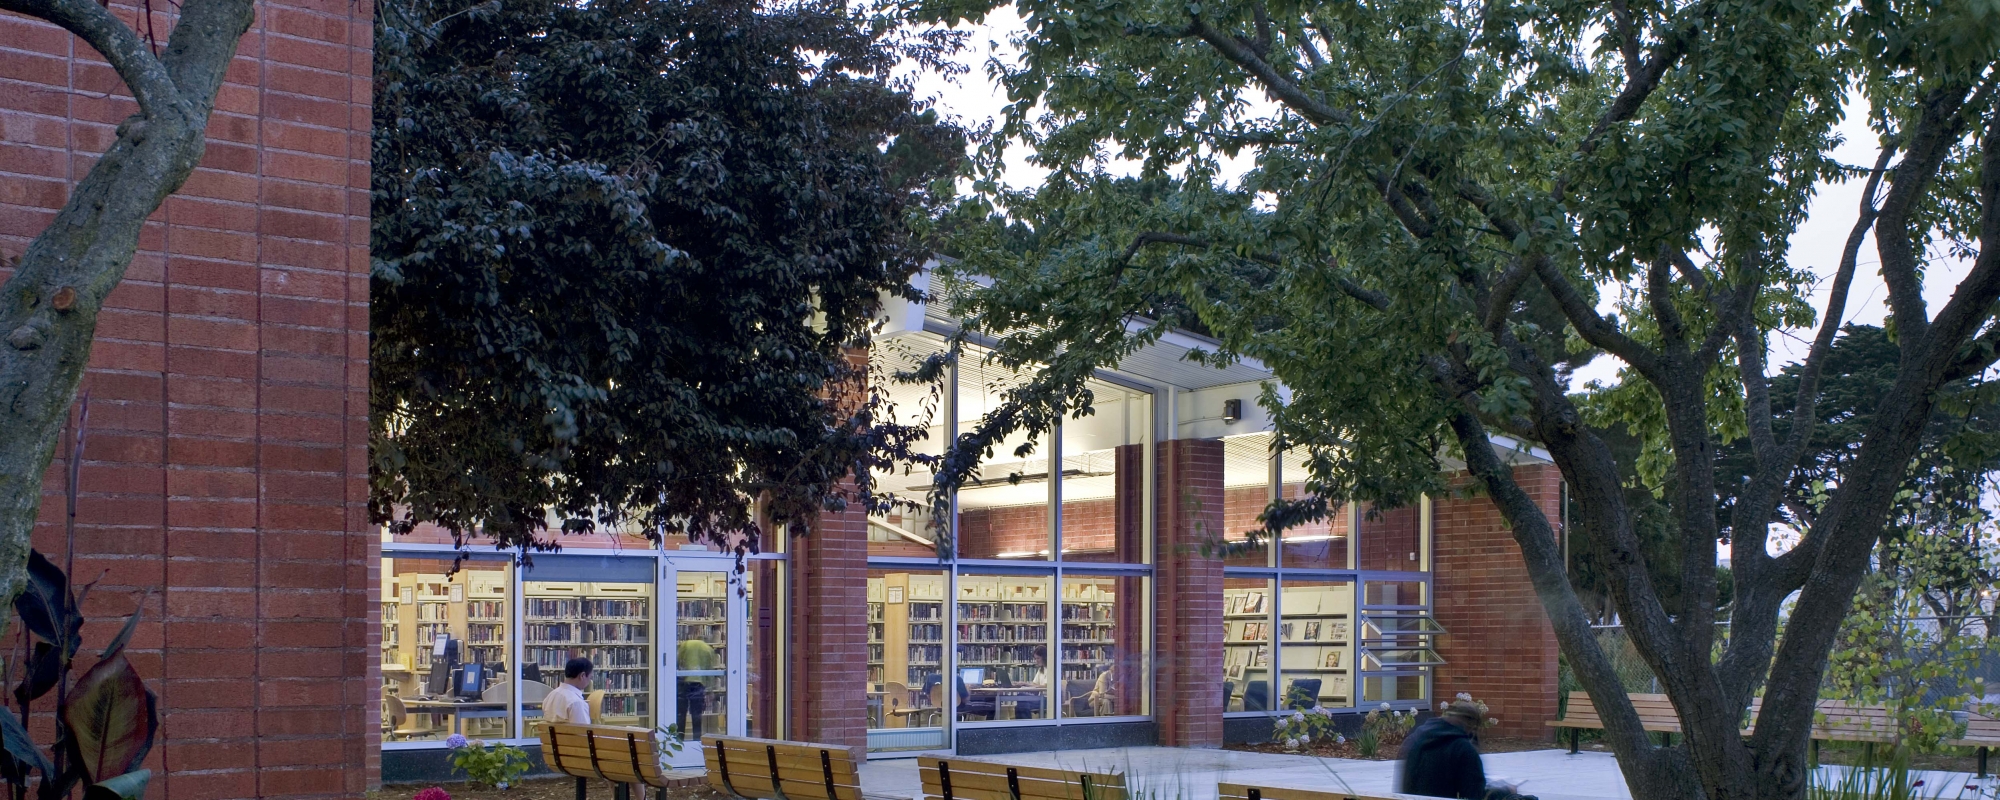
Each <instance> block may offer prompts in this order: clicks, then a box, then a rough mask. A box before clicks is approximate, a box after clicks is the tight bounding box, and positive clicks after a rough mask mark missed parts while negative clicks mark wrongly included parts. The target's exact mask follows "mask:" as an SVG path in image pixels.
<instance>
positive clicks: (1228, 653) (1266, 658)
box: [1222, 577, 1277, 711]
mask: <svg viewBox="0 0 2000 800" xmlns="http://www.w3.org/2000/svg"><path fill="white" fill-rule="evenodd" d="M1273 588H1274V586H1273V583H1272V582H1271V580H1270V579H1268V578H1240V577H1239V578H1224V579H1223V581H1222V620H1223V632H1222V672H1223V674H1222V687H1223V689H1224V702H1223V709H1224V710H1226V711H1270V710H1272V709H1273V708H1274V707H1275V703H1274V702H1273V698H1272V696H1271V656H1272V650H1271V638H1272V634H1273V633H1275V631H1274V630H1273V628H1274V627H1275V626H1274V625H1273V624H1272V620H1273V619H1274V616H1275V614H1276V608H1277V604H1276V603H1275V602H1274V601H1273V596H1274V595H1273V592H1272V590H1273Z"/></svg>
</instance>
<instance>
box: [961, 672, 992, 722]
mask: <svg viewBox="0 0 2000 800" xmlns="http://www.w3.org/2000/svg"><path fill="white" fill-rule="evenodd" d="M952 682H953V683H956V684H958V708H957V709H956V710H957V712H958V718H959V719H961V720H963V719H965V718H967V717H985V718H987V719H992V718H993V716H994V715H995V714H998V713H1000V704H999V703H998V702H996V701H994V700H992V699H990V698H989V699H986V700H973V699H972V693H971V692H968V691H966V690H965V679H964V678H957V677H955V678H952Z"/></svg>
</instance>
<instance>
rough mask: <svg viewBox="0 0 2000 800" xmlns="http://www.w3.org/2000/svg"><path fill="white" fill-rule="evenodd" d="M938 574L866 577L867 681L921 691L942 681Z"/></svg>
mask: <svg viewBox="0 0 2000 800" xmlns="http://www.w3.org/2000/svg"><path fill="white" fill-rule="evenodd" d="M944 597H945V582H944V576H943V575H937V574H925V573H915V574H913V573H906V572H891V573H887V574H884V575H880V576H875V577H871V578H869V579H868V683H869V685H870V688H872V689H874V690H876V691H886V690H887V686H888V684H890V683H900V684H903V685H904V686H906V687H908V688H910V689H913V690H917V691H922V690H923V688H924V686H925V685H927V684H928V683H930V682H931V681H932V680H933V679H936V680H939V681H942V680H943V677H944Z"/></svg>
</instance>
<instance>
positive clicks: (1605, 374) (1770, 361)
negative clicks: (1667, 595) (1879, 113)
mask: <svg viewBox="0 0 2000 800" xmlns="http://www.w3.org/2000/svg"><path fill="white" fill-rule="evenodd" d="M971 30H972V32H973V35H972V37H971V42H970V43H969V44H970V46H969V47H968V49H967V51H966V52H964V53H961V54H960V56H959V59H958V60H959V61H960V63H963V64H965V65H966V66H967V67H969V68H970V71H969V72H968V73H967V74H965V75H961V76H958V77H957V78H956V79H955V80H946V79H945V78H943V77H942V76H938V75H934V74H926V75H923V76H921V77H919V79H918V81H917V90H918V94H919V95H920V96H925V97H930V98H933V99H934V100H935V102H936V103H937V106H938V108H939V110H940V112H941V113H943V114H945V115H947V116H950V117H956V118H957V119H959V120H960V121H961V122H962V123H963V124H965V125H967V126H968V127H970V128H978V127H980V126H982V125H983V124H984V123H986V122H987V121H989V120H995V119H997V118H998V116H999V115H1000V114H1001V113H1002V111H1003V109H1004V108H1005V106H1006V103H1007V98H1006V95H1005V93H1004V92H1003V91H1002V90H1001V88H1000V87H999V86H998V85H997V84H995V83H994V82H993V81H991V80H989V79H988V77H987V65H988V63H989V62H990V61H991V60H994V59H999V60H1003V61H1010V62H1011V60H1012V59H1013V58H1015V57H1016V55H1017V51H1016V50H1015V49H1014V48H1012V47H1011V46H1010V45H1009V40H1010V39H1011V38H1012V37H1014V36H1017V35H1019V34H1020V33H1022V32H1023V31H1024V26H1023V25H1022V23H1021V20H1020V18H1019V17H1018V16H1016V15H1015V13H1014V11H1013V9H1012V8H1011V7H1003V8H1001V9H1000V10H999V11H998V12H996V13H995V14H993V15H992V16H991V17H989V19H988V21H987V24H985V25H981V26H977V27H975V28H972V29H971ZM1838 133H1839V134H1840V136H1841V138H1842V139H1843V140H1844V141H1843V143H1842V144H1841V145H1840V146H1839V147H1838V148H1836V149H1835V151H1834V156H1835V157H1836V158H1838V159H1839V160H1840V161H1841V162H1842V163H1845V164H1850V165H1858V166H1862V167H1869V166H1873V165H1874V163H1875V160H1876V158H1877V156H1878V154H1879V150H1878V149H1877V148H1878V139H1877V138H1876V135H1875V133H1874V132H1873V131H1871V130H1869V128H1868V114H1867V100H1866V98H1863V97H1861V96H1859V95H1858V94H1857V95H1851V96H1850V97H1849V100H1848V110H1847V114H1846V117H1845V118H1844V119H1843V120H1842V122H1841V124H1840V125H1839V126H1838ZM1234 166H1235V169H1236V172H1235V174H1238V175H1240V174H1241V173H1242V171H1243V170H1246V169H1247V168H1248V167H1249V166H1250V165H1249V163H1248V162H1247V160H1245V161H1243V162H1241V163H1238V164H1236V165H1234ZM1121 167H1123V168H1129V165H1115V164H1114V165H1112V166H1111V169H1113V170H1115V171H1123V169H1121ZM1044 174H1046V171H1044V170H1041V169H1039V168H1037V167H1035V166H1033V165H1031V164H1028V163H1026V161H1025V158H1024V156H1023V153H1021V152H1020V149H1019V148H1016V149H1015V151H1014V152H1013V153H1011V154H1010V156H1009V158H1008V163H1007V169H1006V172H1005V175H1004V181H1005V183H1007V184H1008V185H1010V186H1013V187H1016V188H1020V187H1027V186H1033V185H1034V184H1035V183H1037V182H1039V181H1040V180H1041V179H1042V177H1043V175H1044ZM1864 185H1865V182H1864V181H1863V180H1860V179H1854V180H1848V181H1845V182H1840V183H1822V184H1820V185H1819V186H1818V188H1817V190H1816V192H1815V194H1814V197H1813V199H1812V201H1811V204H1810V206H1809V208H1808V212H1807V218H1806V220H1805V222H1804V223H1803V224H1801V225H1800V226H1799V229H1798V230H1797V231H1796V232H1795V233H1794V234H1793V236H1792V238H1791V242H1790V249H1789V251H1788V252H1787V253H1786V257H1787V259H1788V260H1789V262H1790V263H1791V264H1793V265H1795V266H1804V267H1807V268H1809V269H1810V270H1812V271H1813V272H1814V273H1816V274H1818V275H1819V276H1820V283H1819V284H1818V285H1817V286H1816V287H1815V288H1814V290H1813V291H1812V293H1811V295H1810V300H1811V302H1812V305H1813V307H1814V308H1815V309H1820V310H1822V311H1823V310H1824V309H1825V308H1826V299H1827V293H1828V284H1829V283H1831V279H1832V276H1833V274H1834V271H1835V270H1836V269H1837V268H1838V267H1839V265H1840V256H1841V249H1842V248H1843V246H1844V245H1845V244H1846V242H1847V237H1848V233H1849V231H1850V230H1852V228H1853V227H1854V222H1855V219H1856V215H1857V213H1858V212H1859V208H1860V201H1861V194H1862V189H1863V187H1864ZM1933 255H1934V256H1936V257H1935V258H1934V259H1933V261H1932V263H1931V264H1929V265H1927V267H1926V270H1925V289H1924V299H1925V302H1926V304H1927V305H1928V309H1929V311H1930V313H1931V314H1933V315H1935V314H1936V313H1937V311H1938V309H1939V308H1941V307H1943V305H1944V303H1945V302H1946V301H1947V300H1949V299H1950V297H1951V292H1952V289H1953V288H1954V287H1956V286H1957V284H1958V282H1959V280H1961V279H1963V278H1964V277H1965V275H1966V272H1967V271H1968V270H1969V269H1970V268H1971V264H1970V262H1967V261H1963V260H1956V259H1951V258H1948V257H1944V256H1942V255H1941V254H1938V253H1936V252H1935V251H1934V252H1933ZM1600 296H1602V297H1603V298H1604V302H1603V304H1602V306H1601V307H1600V310H1602V311H1607V312H1608V311H1611V310H1613V307H1614V303H1615V301H1616V298H1617V291H1616V289H1615V288H1612V287H1603V289H1602V291H1600ZM1888 311H1889V307H1888V292H1887V291H1886V289H1885V288H1884V285H1883V282H1882V276H1881V273H1880V271H1879V267H1878V261H1877V259H1876V257H1875V242H1874V237H1873V236H1872V235H1871V236H1870V237H1869V238H1868V240H1867V241H1866V242H1864V243H1863V245H1862V248H1861V250H1860V256H1859V258H1858V259H1857V261H1856V268H1855V275H1854V282H1853V284H1852V286H1851V287H1850V289H1849V292H1848V300H1847V305H1846V309H1845V312H1844V313H1843V314H1842V317H1843V319H1842V322H1843V324H1848V323H1856V324H1866V325H1881V324H1882V322H1883V320H1884V319H1885V318H1886V317H1887V314H1888ZM1814 334H1815V330H1814V329H1800V330H1788V331H1779V332H1777V333H1776V334H1775V335H1773V336H1772V337H1771V352H1770V353H1769V355H1768V357H1767V358H1766V364H1767V366H1768V372H1769V373H1771V374H1775V373H1776V372H1777V371H1778V370H1780V369H1782V368H1783V367H1785V366H1786V365H1789V364H1795V363H1798V362H1800V361H1802V360H1803V359H1804V357H1805V354H1806V351H1807V349H1808V348H1809V346H1810V343H1811V340H1812V338H1813V336H1814ZM1622 366H1623V362H1621V361H1619V360H1618V359H1616V358H1614V357H1612V356H1609V355H1603V356H1599V357H1598V358H1596V359H1595V360H1593V361H1592V362H1591V363H1589V364H1587V365H1585V366H1584V367H1583V368H1582V369H1580V370H1578V371H1577V372H1576V374H1575V375H1573V376H1572V384H1571V385H1572V386H1573V387H1574V388H1576V389H1582V388H1584V387H1585V386H1587V385H1588V384H1589V383H1590V382H1593V381H1596V382H1600V383H1615V382H1616V381H1617V377H1618V371H1619V369H1620V368H1621V367H1622ZM1788 536H1791V537H1793V538H1795V534H1792V533H1791V532H1789V531H1779V530H1774V531H1773V537H1772V541H1771V543H1770V546H1771V547H1773V548H1774V549H1776V548H1782V547H1786V546H1789V545H1788V544H1787V543H1788V542H1789V541H1792V539H1788V538H1786V537H1788ZM1716 557H1717V560H1718V561H1721V562H1725V563H1726V562H1727V561H1728V558H1729V556H1728V551H1727V550H1726V549H1725V548H1724V547H1722V546H1721V545H1720V544H1719V543H1718V546H1717V552H1716Z"/></svg>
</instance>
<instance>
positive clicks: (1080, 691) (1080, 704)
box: [1062, 678, 1097, 717]
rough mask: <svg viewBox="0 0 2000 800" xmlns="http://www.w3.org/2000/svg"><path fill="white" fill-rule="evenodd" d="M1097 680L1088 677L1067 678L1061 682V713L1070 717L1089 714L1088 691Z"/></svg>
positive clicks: (1094, 685)
mask: <svg viewBox="0 0 2000 800" xmlns="http://www.w3.org/2000/svg"><path fill="white" fill-rule="evenodd" d="M1096 686H1097V682H1096V681H1094V680H1091V679H1089V678H1069V679H1065V680H1064V681H1063V682H1062V696H1063V713H1064V714H1066V715H1068V716H1072V717H1088V716H1090V715H1091V714H1090V691H1091V689H1092V688H1094V687H1096Z"/></svg>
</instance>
